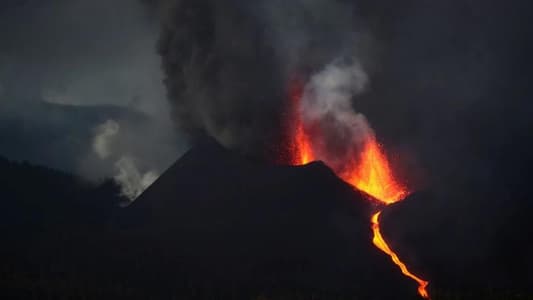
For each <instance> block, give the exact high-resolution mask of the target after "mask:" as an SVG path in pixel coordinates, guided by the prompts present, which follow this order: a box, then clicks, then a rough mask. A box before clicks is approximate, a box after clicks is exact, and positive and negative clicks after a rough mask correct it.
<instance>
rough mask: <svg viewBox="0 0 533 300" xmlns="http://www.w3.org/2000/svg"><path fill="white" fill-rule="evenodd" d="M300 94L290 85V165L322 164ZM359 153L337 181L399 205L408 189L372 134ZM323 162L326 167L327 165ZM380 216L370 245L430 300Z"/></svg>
mask: <svg viewBox="0 0 533 300" xmlns="http://www.w3.org/2000/svg"><path fill="white" fill-rule="evenodd" d="M303 90H304V86H303V84H302V83H301V81H299V80H293V81H291V85H290V87H289V96H290V105H289V106H290V116H289V117H290V122H289V124H290V128H289V130H290V132H291V134H290V136H291V139H290V141H289V142H290V144H289V145H290V146H289V152H290V153H289V155H290V158H289V161H290V163H291V164H293V165H303V164H307V163H309V162H311V161H314V160H323V159H322V158H321V157H320V155H315V151H314V150H313V145H314V143H318V142H319V141H317V140H316V139H320V138H321V137H320V136H311V134H309V133H308V132H307V131H306V128H305V124H304V120H303V117H302V110H301V105H302V101H303ZM359 153H360V154H359V157H353V158H351V159H349V161H346V162H345V163H344V164H343V167H342V168H339V169H338V170H335V169H334V170H333V171H334V172H335V173H336V174H337V176H338V177H339V178H341V179H342V180H344V181H345V182H347V183H349V184H350V185H352V186H353V187H354V188H356V189H358V190H360V191H362V192H364V193H366V194H368V195H369V196H371V199H375V200H377V201H379V202H380V203H382V204H385V205H390V204H393V203H396V202H399V201H402V200H403V199H404V198H405V197H406V196H407V195H408V194H409V191H408V189H407V188H406V187H405V186H404V185H402V184H400V183H399V182H398V181H397V180H396V179H395V178H394V174H393V172H392V169H391V167H390V164H389V161H388V159H387V156H386V154H385V152H384V151H383V149H382V146H381V145H380V144H379V143H378V141H377V139H376V137H375V135H374V134H373V133H372V134H369V135H368V136H367V137H366V138H365V141H364V143H363V147H362V149H361V150H360V151H359ZM324 162H325V163H326V164H327V161H324ZM381 213H382V211H381V210H380V211H378V212H376V213H374V214H373V215H372V217H371V228H372V233H373V239H372V242H373V244H374V246H376V247H377V248H378V249H379V250H381V251H383V252H384V253H386V254H387V255H388V256H389V257H390V258H391V260H392V262H393V263H394V264H396V265H397V266H398V267H399V268H400V270H401V272H402V274H404V275H405V276H407V277H409V278H411V279H412V280H414V281H416V282H417V283H418V293H419V295H420V296H421V297H423V298H424V299H429V293H428V291H427V286H428V284H429V282H428V281H425V280H423V279H421V278H420V277H418V276H416V275H414V274H413V273H412V272H411V271H409V269H408V267H407V266H406V264H405V263H404V262H402V261H401V260H400V258H399V257H398V255H397V254H396V253H395V252H394V250H392V249H391V248H390V247H389V245H388V244H387V242H386V241H385V239H384V238H383V236H382V234H381V230H380V222H379V220H380V219H379V218H380V216H381Z"/></svg>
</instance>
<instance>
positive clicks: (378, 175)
mask: <svg viewBox="0 0 533 300" xmlns="http://www.w3.org/2000/svg"><path fill="white" fill-rule="evenodd" d="M340 176H341V178H342V179H344V180H345V181H346V182H348V183H350V184H351V185H353V186H355V187H356V188H357V189H359V190H361V191H363V192H365V193H367V194H369V195H370V196H372V197H374V198H375V199H377V200H379V201H381V202H383V203H385V204H392V203H395V202H398V201H401V200H402V199H404V198H405V197H406V196H407V194H408V192H407V190H406V189H405V188H404V187H403V186H401V185H400V184H398V183H397V182H396V180H395V179H394V176H393V174H392V171H391V168H390V166H389V162H388V160H387V157H386V155H385V153H384V152H383V151H382V150H381V147H380V145H379V144H378V142H377V141H376V139H375V137H373V136H372V137H369V138H367V140H366V142H365V145H364V148H363V150H362V152H361V157H360V159H359V161H358V164H357V165H356V166H355V167H352V168H350V169H349V170H347V171H344V172H342V173H341V174H340Z"/></svg>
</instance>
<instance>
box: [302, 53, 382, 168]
mask: <svg viewBox="0 0 533 300" xmlns="http://www.w3.org/2000/svg"><path fill="white" fill-rule="evenodd" d="M367 84H368V75H367V73H366V72H365V71H364V70H363V69H362V67H361V65H360V64H359V63H358V62H357V61H356V60H352V61H349V62H342V61H338V62H333V63H331V64H329V65H327V66H326V67H325V68H324V69H323V70H321V71H320V72H318V73H317V74H315V75H313V76H312V77H311V79H310V80H309V82H308V83H307V85H306V86H305V89H304V94H303V99H302V107H301V111H300V113H301V115H302V116H303V121H304V125H305V127H307V128H308V130H309V131H310V132H312V133H313V137H315V138H314V139H312V142H313V148H314V153H315V154H316V156H317V157H318V158H319V159H320V160H322V161H324V162H325V163H326V164H327V165H329V166H330V167H332V168H333V169H334V170H342V169H343V167H345V165H346V162H348V161H352V160H353V159H354V158H356V157H358V154H359V151H360V150H361V149H362V148H363V146H364V144H365V142H366V141H367V140H368V138H369V137H372V136H373V135H374V133H373V131H372V129H371V127H370V125H369V123H368V121H367V119H366V117H365V116H364V115H363V114H361V113H358V112H356V111H355V110H354V108H353V105H352V101H351V100H352V99H353V97H354V96H357V95H358V94H360V93H362V92H363V91H364V89H365V87H366V85H367Z"/></svg>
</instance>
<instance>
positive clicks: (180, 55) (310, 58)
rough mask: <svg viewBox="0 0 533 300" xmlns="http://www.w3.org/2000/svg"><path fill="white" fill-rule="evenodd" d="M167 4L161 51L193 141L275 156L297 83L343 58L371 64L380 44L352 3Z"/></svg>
mask: <svg viewBox="0 0 533 300" xmlns="http://www.w3.org/2000/svg"><path fill="white" fill-rule="evenodd" d="M165 3H166V5H167V7H172V8H171V9H168V10H167V11H168V12H169V13H168V14H167V15H166V16H165V18H164V21H163V31H162V35H161V39H160V42H159V52H160V54H161V56H162V59H163V67H164V70H165V74H166V80H165V82H166V85H167V89H168V95H169V98H170V99H171V103H172V106H173V111H174V117H175V121H176V123H177V125H178V127H179V128H180V129H182V130H184V131H185V132H187V133H188V134H189V136H190V137H192V138H195V137H198V136H202V135H203V134H208V135H211V136H214V137H215V138H217V139H218V140H219V141H220V142H222V143H223V144H225V145H226V146H230V147H234V148H239V149H241V150H243V151H252V152H255V153H257V152H261V150H259V149H267V150H265V151H269V150H271V149H269V146H268V145H272V144H277V142H279V139H280V138H281V135H282V134H283V125H282V124H283V122H284V121H285V120H284V119H285V118H286V117H287V116H286V115H285V113H286V111H285V110H286V107H287V103H286V101H287V89H288V87H287V85H288V83H289V82H290V78H294V77H299V78H302V79H303V80H305V81H307V80H308V79H309V78H310V77H311V75H312V74H313V73H316V72H318V71H320V70H322V69H324V67H325V66H326V65H328V64H330V63H331V62H332V61H335V60H337V59H339V58H343V57H349V58H352V57H355V58H356V60H357V61H358V62H359V63H360V62H362V61H369V60H368V59H367V58H368V57H369V55H368V53H369V51H368V50H369V49H370V48H371V47H370V46H371V44H372V43H371V42H370V39H369V38H368V35H367V34H365V33H364V30H361V28H363V26H362V25H361V24H358V21H357V20H358V18H357V17H356V9H355V7H354V5H353V4H351V3H350V2H347V1H327V0H298V1H281V0H275V1H266V0H260V1H243V0H226V1H214V0H200V1H198V0H194V1H192V0H183V1H166V2H165ZM365 76H366V75H365ZM346 101H347V103H349V102H350V101H351V99H350V97H347V99H346ZM344 108H346V109H348V110H349V111H352V108H351V106H350V105H348V106H346V107H344ZM337 121H338V120H337Z"/></svg>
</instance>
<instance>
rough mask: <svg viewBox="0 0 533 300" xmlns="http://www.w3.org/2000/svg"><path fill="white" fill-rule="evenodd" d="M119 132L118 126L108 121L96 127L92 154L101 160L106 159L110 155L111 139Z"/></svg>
mask: <svg viewBox="0 0 533 300" xmlns="http://www.w3.org/2000/svg"><path fill="white" fill-rule="evenodd" d="M119 130H120V126H119V125H118V123H117V122H115V121H113V120H108V121H106V122H105V123H104V124H102V125H100V126H98V128H97V130H96V131H97V132H96V136H95V137H94V140H93V149H94V152H96V154H97V155H98V157H100V158H101V159H106V158H108V157H109V156H110V155H111V149H110V147H111V145H110V143H111V142H112V139H113V137H115V136H116V135H117V134H118V133H119Z"/></svg>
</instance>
